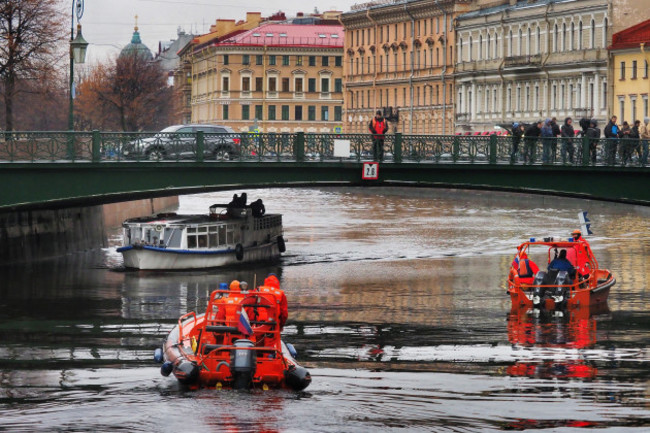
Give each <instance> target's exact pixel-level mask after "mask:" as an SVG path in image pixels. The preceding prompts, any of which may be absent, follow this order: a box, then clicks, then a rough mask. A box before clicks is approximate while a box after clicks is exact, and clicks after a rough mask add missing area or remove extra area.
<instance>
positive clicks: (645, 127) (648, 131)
mask: <svg viewBox="0 0 650 433" xmlns="http://www.w3.org/2000/svg"><path fill="white" fill-rule="evenodd" d="M639 136H640V137H641V146H640V147H639V164H640V165H646V164H647V163H648V142H649V141H650V117H646V118H644V119H643V123H642V124H641V125H640V126H639Z"/></svg>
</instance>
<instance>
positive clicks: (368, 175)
mask: <svg viewBox="0 0 650 433" xmlns="http://www.w3.org/2000/svg"><path fill="white" fill-rule="evenodd" d="M361 179H363V180H377V179H379V163H378V162H364V163H363V172H362V173H361Z"/></svg>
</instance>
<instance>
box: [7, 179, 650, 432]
mask: <svg viewBox="0 0 650 433" xmlns="http://www.w3.org/2000/svg"><path fill="white" fill-rule="evenodd" d="M231 196H232V192H223V193H211V194H202V195H193V196H186V197H182V198H181V205H180V211H181V212H197V213H203V212H206V211H207V206H209V205H210V204H212V203H216V202H224V201H228V199H229V198H230V197H231ZM248 196H249V198H257V197H260V198H262V199H263V200H264V202H265V205H266V209H267V211H268V212H274V213H275V212H280V213H283V214H284V226H285V238H286V240H287V253H286V254H285V255H284V257H283V259H282V261H281V262H280V263H279V264H277V265H273V266H257V267H253V266H251V267H248V268H246V269H235V270H229V271H196V272H134V271H124V270H123V269H122V267H121V256H120V255H119V254H117V253H116V252H115V247H111V248H108V249H106V250H104V251H95V252H87V253H80V254H77V255H75V256H72V257H68V258H66V259H62V260H57V261H51V262H47V263H41V264H33V265H30V266H24V267H16V266H14V267H4V268H0V280H1V283H0V430H6V431H129V432H131V431H200V430H203V429H206V428H207V431H229V432H240V431H265V432H274V431H278V432H303V431H320V432H323V431H324V432H341V431H346V432H348V431H359V432H367V431H370V430H378V431H387V430H400V431H436V432H438V431H472V432H474V431H492V430H546V431H568V430H573V429H575V428H580V427H591V428H600V429H605V430H609V431H648V430H649V429H650V351H649V349H648V344H649V343H650V312H649V311H648V310H649V307H650V272H649V271H648V268H649V265H650V218H649V217H650V209H646V208H640V207H632V206H623V205H612V204H603V203H597V202H589V201H580V200H575V199H560V198H549V197H546V198H545V197H539V196H520V195H510V194H502V193H492V192H463V191H444V190H428V189H322V190H320V189H287V190H258V191H248ZM581 209H582V210H588V211H589V216H590V217H591V218H592V221H593V228H594V231H595V232H596V235H595V236H593V237H592V239H591V244H592V247H593V249H594V250H595V252H596V254H597V257H598V259H599V262H600V263H601V266H605V267H608V268H609V269H611V270H612V271H613V273H614V274H615V275H616V277H617V280H618V282H617V284H616V285H615V286H614V288H613V289H612V291H611V294H610V297H609V308H606V309H600V310H599V311H588V310H577V311H575V312H573V313H572V314H567V315H565V316H564V317H555V316H548V315H540V316H533V315H530V314H527V313H526V312H517V311H514V312H511V311H510V301H509V298H508V297H507V296H506V295H505V289H504V279H505V277H506V275H507V270H508V266H509V264H510V262H511V260H512V255H513V253H514V246H515V245H516V244H518V243H519V242H520V241H522V240H524V239H526V238H528V237H529V236H537V237H541V236H548V235H558V236H559V235H562V236H566V235H567V234H568V233H569V232H570V230H572V229H574V228H576V226H577V216H576V215H577V212H578V211H579V210H581ZM111 242H112V244H113V245H116V244H117V243H118V242H119V240H118V238H117V232H115V233H113V234H112V235H111ZM269 272H275V273H277V274H278V275H279V276H280V277H281V281H282V286H283V288H284V290H285V291H286V293H287V296H288V299H289V308H290V317H289V326H288V327H287V328H286V329H285V331H286V332H285V340H286V341H290V342H292V343H293V344H294V345H295V346H296V348H297V349H298V351H299V355H300V358H299V359H300V361H301V362H302V363H303V364H304V365H306V366H307V367H308V368H309V369H310V371H311V373H312V376H313V382H312V385H311V386H310V387H309V388H308V389H307V390H306V392H303V393H294V392H286V391H268V392H261V391H260V392H254V393H252V394H251V393H237V392H232V391H214V390H212V391H199V392H188V391H184V390H182V389H181V388H179V386H178V384H177V383H176V381H175V379H173V378H172V377H168V378H164V377H162V376H161V375H160V374H159V366H158V365H156V364H154V363H153V362H152V353H153V349H154V348H155V347H157V346H158V345H159V344H160V343H161V341H162V338H163V337H164V336H165V334H166V332H167V331H168V330H169V329H170V328H171V326H172V325H173V324H174V323H175V321H176V320H177V318H178V317H179V316H180V315H181V314H183V313H185V312H186V311H188V310H195V309H198V310H201V309H204V308H205V305H206V303H207V299H208V296H209V293H210V291H211V290H213V289H215V288H216V286H217V285H218V283H219V282H222V281H230V280H232V279H235V278H237V279H244V280H247V281H249V282H253V281H255V280H257V281H260V279H262V278H263V277H264V276H266V274H267V273H269Z"/></svg>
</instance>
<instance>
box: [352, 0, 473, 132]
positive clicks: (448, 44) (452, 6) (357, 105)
mask: <svg viewBox="0 0 650 433" xmlns="http://www.w3.org/2000/svg"><path fill="white" fill-rule="evenodd" d="M470 3H471V2H469V1H452V0H439V1H436V0H406V1H404V0H378V1H374V2H370V3H364V4H359V5H355V6H353V7H352V10H351V11H350V12H347V13H344V14H343V15H342V17H341V22H342V23H343V26H344V28H345V68H344V72H343V73H344V78H345V97H344V99H345V130H346V131H347V132H356V133H358V132H367V131H368V123H369V122H370V119H371V118H372V117H373V116H374V114H375V111H376V110H382V112H383V113H384V115H385V117H386V118H387V119H388V120H389V124H390V132H402V133H405V134H450V133H452V132H453V128H454V94H455V88H454V80H453V75H454V63H455V49H454V47H455V33H454V27H453V23H454V19H455V18H456V16H457V15H459V14H461V13H463V12H465V11H467V10H468V7H469V5H470Z"/></svg>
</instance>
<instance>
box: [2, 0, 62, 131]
mask: <svg viewBox="0 0 650 433" xmlns="http://www.w3.org/2000/svg"><path fill="white" fill-rule="evenodd" d="M64 40H66V29H65V24H64V14H63V13H62V11H61V10H60V9H59V2H58V0H2V1H0V83H1V84H2V87H1V91H2V93H3V97H4V111H5V129H6V130H8V131H12V130H13V128H14V98H15V97H16V95H17V92H18V91H19V89H20V88H21V87H20V86H17V83H18V81H19V80H21V79H22V80H29V79H39V78H42V77H43V75H44V74H45V75H47V73H48V71H51V70H52V69H53V68H54V66H55V65H56V63H57V60H59V58H60V56H57V54H60V52H58V53H57V47H58V46H60V44H61V42H62V41H64Z"/></svg>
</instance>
